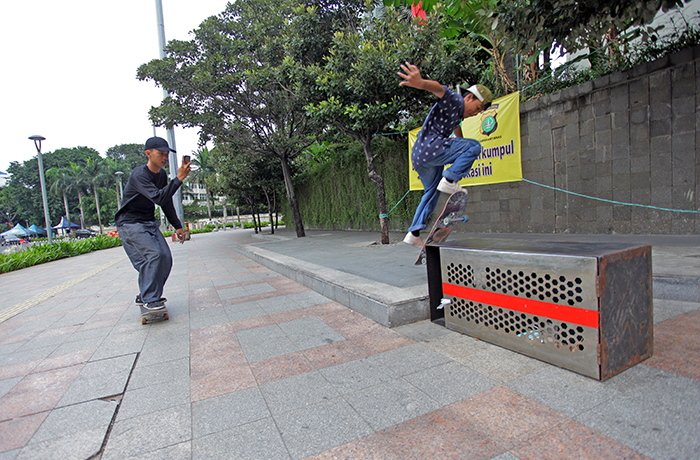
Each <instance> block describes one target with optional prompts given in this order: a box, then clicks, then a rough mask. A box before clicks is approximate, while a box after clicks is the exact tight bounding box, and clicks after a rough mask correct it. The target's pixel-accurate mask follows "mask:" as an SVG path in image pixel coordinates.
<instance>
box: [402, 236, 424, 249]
mask: <svg viewBox="0 0 700 460" xmlns="http://www.w3.org/2000/svg"><path fill="white" fill-rule="evenodd" d="M403 242H404V243H406V244H410V245H411V246H415V247H417V248H422V247H423V238H421V237H420V236H413V233H411V232H408V233H406V237H405V238H404V239H403Z"/></svg>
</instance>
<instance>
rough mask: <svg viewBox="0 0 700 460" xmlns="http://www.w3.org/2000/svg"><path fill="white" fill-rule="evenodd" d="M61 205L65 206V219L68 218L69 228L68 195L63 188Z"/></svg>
mask: <svg viewBox="0 0 700 460" xmlns="http://www.w3.org/2000/svg"><path fill="white" fill-rule="evenodd" d="M63 206H64V207H65V208H66V219H68V230H70V211H69V210H68V197H67V196H66V191H65V190H64V191H63ZM64 233H65V230H64Z"/></svg>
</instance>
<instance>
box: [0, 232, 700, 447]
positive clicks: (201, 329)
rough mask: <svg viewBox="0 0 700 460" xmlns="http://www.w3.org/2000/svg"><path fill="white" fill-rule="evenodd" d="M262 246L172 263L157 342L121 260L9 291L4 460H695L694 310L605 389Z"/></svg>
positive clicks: (698, 357)
mask: <svg viewBox="0 0 700 460" xmlns="http://www.w3.org/2000/svg"><path fill="white" fill-rule="evenodd" d="M249 237H250V232H245V231H235V232H220V233H214V234H209V235H195V236H194V237H193V240H192V241H190V242H188V243H186V244H185V245H179V244H173V245H172V246H171V247H172V250H173V255H174V261H175V262H174V267H173V272H172V274H171V277H170V280H169V281H168V284H167V286H166V296H167V297H168V298H169V299H170V300H169V301H168V308H169V310H170V312H171V319H170V320H169V321H166V322H160V323H154V324H152V325H147V326H142V325H141V324H140V322H139V320H138V308H137V307H135V306H134V304H133V299H134V296H135V294H136V292H135V291H136V272H135V271H134V270H133V268H131V266H130V264H129V262H128V260H126V259H125V257H124V255H123V251H122V249H121V248H115V249H110V250H105V251H100V252H98V253H93V254H88V255H84V256H80V257H76V258H72V259H64V260H61V261H57V262H53V263H50V264H45V265H42V266H37V267H32V268H29V269H24V270H20V271H18V272H13V273H9V274H5V275H1V276H0V288H2V289H1V291H0V292H2V293H3V298H2V300H1V301H0V313H2V310H6V309H8V308H11V307H16V306H18V305H20V306H21V307H22V308H23V309H26V311H24V312H23V313H20V314H18V315H16V316H14V317H12V318H10V319H7V320H6V321H4V322H1V323H0V460H6V459H73V458H75V459H88V458H103V459H120V460H121V459H128V458H139V459H208V458H222V459H248V458H250V459H265V460H269V459H302V458H312V459H429V458H435V459H482V458H483V459H494V458H495V459H499V460H510V459H516V458H520V459H530V458H533V459H535V458H538V459H539V458H551V459H558V458H561V459H568V458H591V459H601V458H611V459H618V458H656V459H665V458H678V459H681V458H688V459H696V458H700V436H698V434H699V433H700V353H699V352H700V339H699V338H698V337H700V304H698V303H694V302H681V301H670V300H656V301H655V305H654V307H655V318H656V326H655V350H654V352H655V353H654V356H653V357H652V358H651V359H649V360H647V361H646V362H644V363H643V364H640V365H637V366H635V367H633V368H631V369H629V370H627V371H625V372H623V373H622V374H620V375H618V376H616V377H614V378H612V379H610V380H608V381H606V382H597V381H594V380H591V379H588V378H586V377H582V376H580V375H577V374H574V373H571V372H569V371H566V370H562V369H559V368H556V367H553V366H550V365H547V364H545V363H543V362H540V361H537V360H534V359H530V358H528V357H525V356H522V355H519V354H517V353H513V352H510V351H508V350H505V349H502V348H499V347H496V346H493V345H490V344H487V343H485V342H481V341H478V340H474V339H472V338H470V337H467V336H464V335H461V334H458V333H455V332H452V331H449V330H446V329H444V328H442V327H440V326H437V325H434V324H431V323H429V322H420V323H416V324H412V325H408V326H402V327H399V328H395V329H388V328H385V327H383V326H380V325H379V324H377V323H375V322H373V321H371V320H368V319H366V318H364V317H362V316H361V315H359V314H358V313H355V312H353V311H352V310H349V309H347V308H346V307H344V306H342V305H340V304H338V303H336V302H333V301H330V300H329V299H327V298H325V297H323V296H322V295H320V294H318V293H316V292H314V291H311V290H309V289H308V288H306V287H304V286H302V285H300V284H298V283H296V282H294V281H291V280H290V279H288V278H285V277H283V276H281V275H279V274H277V273H276V272H274V271H271V270H269V269H267V268H265V267H263V266H261V265H259V264H257V263H255V262H253V261H251V260H250V259H248V258H246V257H244V256H242V255H241V253H239V252H238V251H237V247H238V244H240V243H241V242H245V241H246V239H247V238H249ZM389 254H390V253H389ZM378 257H382V258H386V257H387V253H386V252H383V253H382V254H380V255H378ZM389 257H391V256H390V255H389ZM384 262H385V261H384ZM86 272H87V273H88V275H89V276H87V275H83V274H84V273H86ZM696 275H697V274H696ZM383 281H386V280H383Z"/></svg>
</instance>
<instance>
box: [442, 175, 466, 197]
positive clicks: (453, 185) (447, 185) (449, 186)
mask: <svg viewBox="0 0 700 460" xmlns="http://www.w3.org/2000/svg"><path fill="white" fill-rule="evenodd" d="M437 189H438V192H442V193H449V194H450V195H452V194H453V193H455V192H460V191H464V189H463V188H462V186H461V185H459V183H457V182H448V180H447V179H445V178H444V177H443V178H442V179H440V183H439V184H438V186H437Z"/></svg>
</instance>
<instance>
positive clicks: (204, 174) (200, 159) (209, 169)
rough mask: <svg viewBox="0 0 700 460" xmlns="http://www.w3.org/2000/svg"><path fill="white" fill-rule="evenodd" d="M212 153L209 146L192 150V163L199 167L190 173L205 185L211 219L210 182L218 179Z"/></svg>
mask: <svg viewBox="0 0 700 460" xmlns="http://www.w3.org/2000/svg"><path fill="white" fill-rule="evenodd" d="M211 153H212V152H210V151H209V149H208V148H207V147H202V148H201V149H199V150H197V151H196V152H192V156H193V158H192V164H193V165H194V166H196V167H197V169H194V170H192V172H191V173H190V175H191V176H192V178H193V179H194V180H196V181H197V182H199V183H200V184H202V185H204V192H205V194H206V196H207V213H208V214H209V220H211V202H210V200H209V184H210V183H212V181H214V180H216V170H215V169H214V164H213V163H212V161H211Z"/></svg>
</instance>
